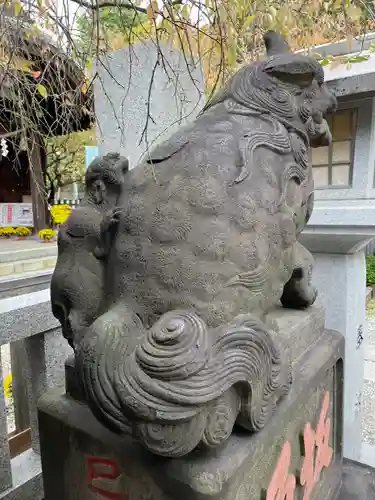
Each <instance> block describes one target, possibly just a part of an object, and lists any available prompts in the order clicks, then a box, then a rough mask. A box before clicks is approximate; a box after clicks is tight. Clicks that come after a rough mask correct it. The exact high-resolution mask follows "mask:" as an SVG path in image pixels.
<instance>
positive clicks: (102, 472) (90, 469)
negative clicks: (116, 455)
mask: <svg viewBox="0 0 375 500" xmlns="http://www.w3.org/2000/svg"><path fill="white" fill-rule="evenodd" d="M120 476H121V472H120V471H119V468H118V465H117V463H116V462H115V461H114V460H111V459H108V458H95V457H88V458H87V484H88V485H89V488H90V489H91V490H92V491H93V492H94V493H96V494H98V495H100V496H102V497H104V498H109V499H110V500H128V495H127V494H126V493H124V492H121V491H114V490H116V489H118V486H119V484H118V479H119V478H120Z"/></svg>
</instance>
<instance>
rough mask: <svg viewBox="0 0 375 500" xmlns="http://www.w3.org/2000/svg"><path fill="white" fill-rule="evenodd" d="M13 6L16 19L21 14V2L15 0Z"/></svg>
mask: <svg viewBox="0 0 375 500" xmlns="http://www.w3.org/2000/svg"><path fill="white" fill-rule="evenodd" d="M13 5H14V13H15V15H16V16H17V17H18V16H19V15H20V14H21V12H22V5H21V2H20V1H19V0H15V1H14V2H13Z"/></svg>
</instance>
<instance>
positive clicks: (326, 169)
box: [310, 110, 356, 188]
mask: <svg viewBox="0 0 375 500" xmlns="http://www.w3.org/2000/svg"><path fill="white" fill-rule="evenodd" d="M327 121H328V124H329V126H330V129H331V132H332V144H331V145H330V146H324V147H322V148H312V149H311V152H310V154H311V156H310V158H311V164H312V168H313V175H314V183H315V187H316V188H324V187H342V186H344V187H348V186H350V185H351V182H352V169H353V149H354V139H355V125H356V111H355V110H343V111H337V112H336V113H334V114H333V115H332V116H329V117H328V119H327Z"/></svg>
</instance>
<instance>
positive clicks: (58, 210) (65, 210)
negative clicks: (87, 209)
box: [51, 205, 72, 224]
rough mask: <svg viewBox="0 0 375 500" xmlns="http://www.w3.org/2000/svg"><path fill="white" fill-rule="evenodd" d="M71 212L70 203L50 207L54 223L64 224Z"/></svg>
mask: <svg viewBox="0 0 375 500" xmlns="http://www.w3.org/2000/svg"><path fill="white" fill-rule="evenodd" d="M71 212H72V207H71V206H70V205H53V207H51V217H52V219H53V222H54V223H55V224H64V223H65V222H66V219H67V218H68V217H69V215H70V214H71Z"/></svg>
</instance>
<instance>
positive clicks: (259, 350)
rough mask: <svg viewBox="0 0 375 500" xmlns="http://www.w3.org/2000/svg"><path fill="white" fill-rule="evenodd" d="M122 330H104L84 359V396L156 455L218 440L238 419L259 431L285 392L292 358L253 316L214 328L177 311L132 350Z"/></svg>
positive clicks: (112, 423) (175, 453) (170, 454)
mask: <svg viewBox="0 0 375 500" xmlns="http://www.w3.org/2000/svg"><path fill="white" fill-rule="evenodd" d="M114 330H115V331H114ZM116 332H117V333H116ZM118 333H119V332H118V330H117V329H113V328H112V331H111V332H109V330H107V338H106V339H104V337H102V338H101V339H100V342H98V343H97V344H96V348H95V352H96V354H95V355H94V356H92V358H91V360H90V362H89V363H88V362H87V359H86V361H85V363H84V364H85V366H84V368H83V370H82V371H81V373H82V376H83V378H84V381H83V382H84V386H85V387H86V393H87V397H88V399H89V402H90V403H91V406H92V407H93V411H95V412H96V413H97V412H100V413H101V417H102V418H101V420H102V421H103V420H104V421H107V422H108V424H107V425H109V426H110V427H111V428H113V426H115V427H116V430H117V431H119V432H126V433H131V434H132V435H133V436H136V437H137V438H138V440H139V441H140V442H141V444H142V445H143V446H145V447H146V448H147V449H149V450H150V451H152V452H153V453H156V454H158V455H163V456H168V457H178V456H183V455H186V454H187V453H189V452H190V451H192V450H193V449H194V448H196V447H197V446H198V445H199V444H201V445H205V446H207V447H214V446H217V445H219V444H221V443H223V442H224V441H225V440H226V439H228V437H229V436H230V434H231V432H232V429H233V426H234V424H235V423H236V422H237V423H238V424H239V425H241V426H242V427H245V428H246V429H249V430H251V431H257V430H259V429H261V428H263V427H264V425H265V424H266V422H267V421H268V420H269V418H270V417H271V416H272V414H273V411H274V409H275V407H276V403H277V401H278V400H279V399H280V398H281V397H282V396H283V395H285V394H286V393H287V392H288V389H289V385H290V372H289V365H288V363H286V362H285V361H284V360H283V358H282V356H281V352H280V350H279V349H278V347H277V346H276V344H275V341H274V338H273V337H274V335H273V334H272V332H269V331H268V330H267V328H266V327H265V325H263V323H261V322H260V321H259V320H257V319H255V318H254V317H252V316H249V315H245V316H241V317H239V318H237V319H236V320H235V321H234V322H233V323H232V324H230V325H227V326H225V327H221V328H218V329H215V330H209V329H208V328H207V327H206V325H205V323H204V322H203V321H202V320H201V319H200V318H199V317H198V316H197V315H196V314H195V313H193V312H186V311H172V312H169V313H167V314H165V315H164V316H162V317H161V319H160V320H159V321H158V322H157V323H156V324H155V325H154V326H153V327H152V328H151V329H150V330H147V331H146V330H143V334H142V335H141V337H140V341H139V342H138V344H137V346H136V347H135V348H134V350H132V351H131V352H130V351H129V337H128V336H127V335H119V334H118ZM92 339H93V337H92V336H91V338H90V343H91V345H92ZM97 340H98V338H97ZM111 367H112V368H111Z"/></svg>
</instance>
